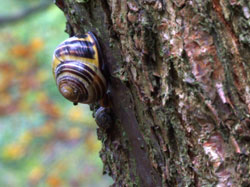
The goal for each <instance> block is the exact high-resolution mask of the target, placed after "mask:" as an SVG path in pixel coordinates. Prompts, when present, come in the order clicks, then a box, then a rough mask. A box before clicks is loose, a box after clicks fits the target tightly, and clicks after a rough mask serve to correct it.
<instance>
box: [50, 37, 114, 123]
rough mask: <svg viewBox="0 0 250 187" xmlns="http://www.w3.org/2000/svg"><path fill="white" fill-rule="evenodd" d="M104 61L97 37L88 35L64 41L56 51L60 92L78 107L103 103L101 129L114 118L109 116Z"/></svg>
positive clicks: (99, 118)
mask: <svg viewBox="0 0 250 187" xmlns="http://www.w3.org/2000/svg"><path fill="white" fill-rule="evenodd" d="M104 61H105V60H104V58H103V55H102V50H101V46H100V44H99V42H98V40H97V38H96V36H95V35H94V34H93V33H92V32H88V33H86V34H84V35H81V36H73V37H71V38H68V39H66V40H65V41H64V42H62V43H61V44H60V45H59V46H58V47H57V48H56V49H55V51H54V55H53V66H52V71H53V76H54V79H55V80H56V84H57V87H58V90H59V92H60V93H61V94H62V95H63V96H64V97H65V98H66V99H67V100H69V101H71V102H73V103H74V105H77V104H78V103H84V104H91V103H95V102H97V101H99V103H100V105H101V106H102V107H101V108H100V109H98V110H97V112H96V114H95V118H96V122H97V124H98V125H99V126H102V125H101V124H102V123H107V121H108V123H110V119H111V118H110V117H107V115H109V113H108V114H105V112H106V111H109V109H108V110H107V109H106V107H107V103H108V101H107V100H108V95H107V93H106V92H107V80H106V78H105V77H104V71H105V64H104ZM104 118H105V119H104ZM104 126H105V128H106V126H107V124H104Z"/></svg>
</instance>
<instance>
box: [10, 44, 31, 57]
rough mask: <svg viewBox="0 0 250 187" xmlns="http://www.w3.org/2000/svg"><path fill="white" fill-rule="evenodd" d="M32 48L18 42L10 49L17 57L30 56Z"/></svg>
mask: <svg viewBox="0 0 250 187" xmlns="http://www.w3.org/2000/svg"><path fill="white" fill-rule="evenodd" d="M31 52H32V50H31V49H30V46H27V45H23V44H17V45H15V46H13V47H12V48H11V49H10V54H11V55H12V56H15V57H23V58H24V57H30V56H31Z"/></svg>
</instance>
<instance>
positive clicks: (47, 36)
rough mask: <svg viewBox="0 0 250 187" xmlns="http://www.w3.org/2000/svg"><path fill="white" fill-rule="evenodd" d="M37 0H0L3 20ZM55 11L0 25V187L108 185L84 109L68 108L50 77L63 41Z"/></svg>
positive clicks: (62, 21)
mask: <svg viewBox="0 0 250 187" xmlns="http://www.w3.org/2000/svg"><path fill="white" fill-rule="evenodd" d="M40 2H42V1H37V0H36V1H34V0H12V1H3V2H1V6H0V12H1V14H0V18H1V16H4V15H5V16H8V15H12V14H15V13H16V12H18V11H20V10H25V9H26V8H27V7H29V6H32V5H33V4H38V3H40ZM65 22H66V21H65V17H64V15H63V13H62V12H61V11H60V10H59V9H58V8H57V7H56V6H55V5H51V6H50V7H49V8H48V9H45V10H43V11H40V12H38V13H35V14H32V15H31V16H29V17H27V18H25V19H23V20H21V21H19V22H17V23H15V24H9V25H5V26H1V27H0V51H1V53H0V99H1V102H0V129H1V131H0V186H4V187H22V186H43V187H44V186H45V187H46V186H51V187H52V186H53V187H54V186H56V187H57V186H76V187H77V186H84V187H85V186H95V187H98V186H108V185H110V184H112V180H111V179H110V178H109V177H107V176H102V162H101V160H100V158H99V153H98V152H99V150H100V149H101V144H100V142H99V141H98V140H97V137H96V124H95V122H94V120H93V118H92V116H91V112H90V111H89V109H88V106H85V105H79V106H73V105H72V103H70V102H68V101H66V100H65V99H64V98H62V96H61V95H60V94H59V92H58V91H57V88H56V85H55V82H54V80H53V76H52V72H51V61H52V54H53V50H54V49H55V47H56V46H57V45H58V44H59V43H60V42H61V41H63V40H64V39H66V38H67V37H68V35H67V34H66V33H65V32H64V30H65Z"/></svg>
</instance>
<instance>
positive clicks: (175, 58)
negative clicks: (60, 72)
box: [56, 0, 250, 187]
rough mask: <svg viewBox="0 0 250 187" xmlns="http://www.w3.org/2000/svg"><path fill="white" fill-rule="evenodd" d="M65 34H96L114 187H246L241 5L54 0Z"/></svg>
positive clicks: (249, 107) (247, 110) (249, 141)
mask: <svg viewBox="0 0 250 187" xmlns="http://www.w3.org/2000/svg"><path fill="white" fill-rule="evenodd" d="M56 4H57V6H58V7H60V8H61V9H62V10H63V11H64V13H65V16H66V18H67V29H66V30H67V32H68V33H69V34H70V35H74V34H82V33H85V32H87V31H89V30H91V31H93V32H95V33H96V34H97V35H98V37H99V38H100V40H101V42H102V47H103V53H104V54H105V58H106V60H107V64H106V65H107V67H108V70H109V72H108V75H107V76H108V79H109V85H110V88H109V91H110V98H111V109H112V117H113V119H114V124H113V126H112V127H111V128H110V129H108V130H107V131H103V130H101V129H98V136H99V139H100V140H101V141H102V143H103V146H102V150H101V152H100V156H101V158H102V161H103V163H104V169H103V172H104V173H106V174H108V175H110V176H111V177H112V178H113V179H114V186H145V187H147V186H149V187H151V186H170V187H172V186H219V187H224V186H249V185H250V159H249V155H250V119H249V116H250V84H249V83H250V71H249V70H250V62H249V59H250V50H249V49H250V32H249V30H250V4H249V2H248V1H247V0H245V1H244V0H208V1H200V0H175V1H170V0H102V1H98V0H75V1H72V0H64V1H63V0H57V1H56Z"/></svg>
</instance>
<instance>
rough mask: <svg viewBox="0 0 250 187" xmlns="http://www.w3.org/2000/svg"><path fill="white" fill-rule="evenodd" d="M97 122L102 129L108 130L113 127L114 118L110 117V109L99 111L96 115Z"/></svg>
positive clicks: (101, 108)
mask: <svg viewBox="0 0 250 187" xmlns="http://www.w3.org/2000/svg"><path fill="white" fill-rule="evenodd" d="M95 121H96V124H97V125H98V126H99V127H100V128H101V129H104V130H106V129H108V128H110V127H111V124H112V122H113V121H112V118H111V116H110V109H109V108H105V107H100V108H99V109H97V111H96V113H95Z"/></svg>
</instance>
